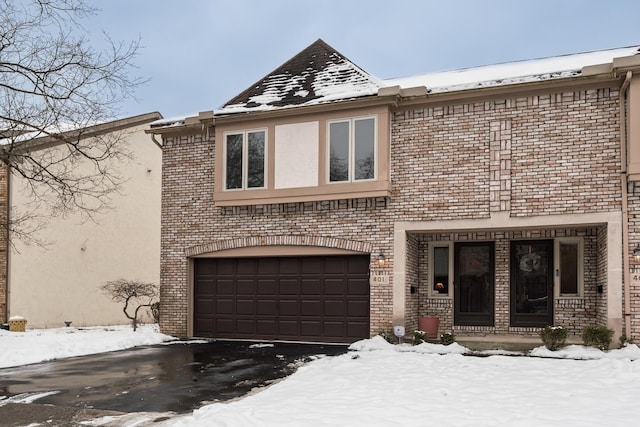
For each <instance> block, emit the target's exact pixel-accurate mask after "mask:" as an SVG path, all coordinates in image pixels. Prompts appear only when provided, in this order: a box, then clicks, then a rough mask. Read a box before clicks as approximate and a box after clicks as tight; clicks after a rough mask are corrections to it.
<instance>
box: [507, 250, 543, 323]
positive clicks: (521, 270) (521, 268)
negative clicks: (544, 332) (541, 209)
mask: <svg viewBox="0 0 640 427" xmlns="http://www.w3.org/2000/svg"><path fill="white" fill-rule="evenodd" d="M552 324H553V240H530V241H514V242H511V326H530V327H544V326H547V325H552Z"/></svg>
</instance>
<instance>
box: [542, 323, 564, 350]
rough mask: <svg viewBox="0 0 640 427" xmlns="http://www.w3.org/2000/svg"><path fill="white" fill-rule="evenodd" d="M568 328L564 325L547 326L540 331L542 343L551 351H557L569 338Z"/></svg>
mask: <svg viewBox="0 0 640 427" xmlns="http://www.w3.org/2000/svg"><path fill="white" fill-rule="evenodd" d="M567 333H568V331H567V329H565V328H564V327H562V326H545V327H544V328H543V329H542V330H541V331H540V338H541V339H542V344H544V346H545V347H547V348H548V349H549V350H551V351H556V350H557V349H559V348H560V347H563V346H564V342H565V341H566V339H567Z"/></svg>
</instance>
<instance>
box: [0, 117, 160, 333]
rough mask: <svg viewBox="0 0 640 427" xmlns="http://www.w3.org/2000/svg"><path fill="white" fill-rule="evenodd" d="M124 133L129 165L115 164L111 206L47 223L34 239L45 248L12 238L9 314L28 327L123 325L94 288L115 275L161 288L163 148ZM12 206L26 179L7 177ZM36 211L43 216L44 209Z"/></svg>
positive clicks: (118, 311)
mask: <svg viewBox="0 0 640 427" xmlns="http://www.w3.org/2000/svg"><path fill="white" fill-rule="evenodd" d="M147 126H148V125H147V124H143V125H139V126H137V127H134V128H131V129H130V130H129V131H131V133H129V131H127V136H126V141H127V144H128V145H129V149H130V150H131V152H132V153H133V158H132V160H131V161H123V162H122V163H121V164H120V165H119V170H120V174H121V176H122V177H123V178H124V179H125V180H126V182H125V183H124V184H123V185H122V189H121V192H120V194H113V195H112V203H111V206H112V209H111V210H109V211H106V212H104V213H102V214H98V215H97V216H96V217H95V221H96V222H93V221H83V219H82V218H81V217H80V215H77V214H75V215H70V216H68V217H64V218H62V217H55V218H50V220H49V221H48V224H46V227H45V228H44V229H43V230H41V231H40V232H39V233H38V234H37V236H36V237H37V238H39V239H40V240H42V241H46V242H49V244H48V245H47V246H46V247H44V248H43V247H40V246H37V245H30V246H26V245H25V244H24V243H22V242H20V241H19V240H16V241H15V250H13V251H12V252H11V254H10V261H9V315H10V316H11V315H20V316H23V317H25V318H26V319H27V321H28V323H27V326H28V327H60V326H64V321H72V322H73V325H74V326H85V325H86V326H90V325H109V324H123V323H126V322H127V319H126V318H125V317H124V315H123V313H122V306H121V304H119V303H113V302H111V300H110V299H109V298H108V297H107V296H105V295H103V294H102V293H101V291H100V289H99V288H100V286H102V285H103V284H104V283H105V282H106V281H109V280H115V279H118V278H125V279H137V280H141V281H146V282H153V283H155V284H158V283H159V280H160V185H161V184H160V179H161V162H162V158H161V157H162V154H161V150H160V149H159V148H158V147H157V146H156V145H155V144H153V142H152V141H151V139H150V137H149V136H148V135H146V134H145V133H144V129H145V128H146V127H147ZM11 178H12V180H11V202H12V206H14V207H16V208H20V207H24V206H26V204H27V203H28V202H29V199H28V198H27V197H26V195H25V194H26V193H25V191H24V190H23V186H24V182H23V181H22V180H21V179H19V178H18V177H16V176H12V177H11ZM39 213H41V214H43V215H45V216H46V215H47V212H46V211H45V210H42V209H41V210H40V211H39Z"/></svg>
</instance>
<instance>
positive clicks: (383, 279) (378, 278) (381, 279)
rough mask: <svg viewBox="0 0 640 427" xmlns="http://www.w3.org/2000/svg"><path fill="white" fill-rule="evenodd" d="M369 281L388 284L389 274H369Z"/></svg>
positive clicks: (376, 283) (373, 283) (374, 283)
mask: <svg viewBox="0 0 640 427" xmlns="http://www.w3.org/2000/svg"><path fill="white" fill-rule="evenodd" d="M369 282H370V283H371V284H372V285H388V284H389V275H388V274H371V279H370V280H369Z"/></svg>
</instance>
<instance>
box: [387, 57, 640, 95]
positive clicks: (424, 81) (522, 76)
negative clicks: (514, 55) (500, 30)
mask: <svg viewBox="0 0 640 427" xmlns="http://www.w3.org/2000/svg"><path fill="white" fill-rule="evenodd" d="M639 52H640V46H632V47H625V48H618V49H609V50H601V51H595V52H587V53H578V54H573V55H563V56H557V57H550V58H542V59H533V60H527V61H518V62H509V63H504V64H496V65H486V66H482V67H474V68H465V69H460V70H452V71H444V72H437V73H430V74H423V75H417V76H412V77H401V78H394V79H387V80H384V85H385V86H400V87H401V88H410V87H417V86H426V87H427V90H428V91H429V93H438V92H449V91H457V90H468V89H474V88H479V87H489V86H502V85H510V84H517V83H526V82H533V81H539V80H549V79H556V78H563V77H574V76H578V75H580V72H581V69H582V68H583V67H586V66H590V65H598V64H606V63H611V62H612V61H613V59H614V58H620V57H623V56H632V55H637V54H638V53H639Z"/></svg>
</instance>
